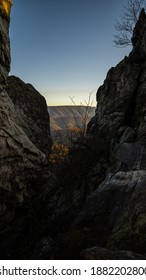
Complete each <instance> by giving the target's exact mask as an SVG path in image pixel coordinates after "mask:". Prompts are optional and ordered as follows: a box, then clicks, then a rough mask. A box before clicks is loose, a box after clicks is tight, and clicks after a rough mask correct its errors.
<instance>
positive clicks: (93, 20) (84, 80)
mask: <svg viewBox="0 0 146 280" xmlns="http://www.w3.org/2000/svg"><path fill="white" fill-rule="evenodd" d="M126 3H127V0H122V1H121V0H74V1H72V0H40V1H39V0H24V1H23V0H13V7H12V12H11V24H10V40H11V72H10V75H15V76H17V77H19V78H21V79H22V80H23V81H24V82H26V83H31V84H32V85H33V86H34V87H35V88H36V89H37V90H38V91H39V92H40V93H41V94H42V95H43V96H44V97H45V99H46V101H47V104H48V105H49V106H53V105H69V104H71V100H70V97H73V98H74V101H75V103H76V104H80V103H83V104H84V102H85V101H87V100H88V98H89V94H90V93H91V92H93V93H92V100H93V101H94V103H93V105H95V104H96V91H97V89H98V87H99V86H100V85H102V83H103V81H104V80H105V78H106V74H107V71H108V70H109V69H110V68H111V67H113V66H116V64H117V63H118V62H119V61H120V60H121V59H123V58H124V56H125V55H128V53H129V51H130V49H129V48H116V47H115V46H114V43H113V35H114V34H115V28H114V24H115V22H116V20H117V19H118V18H119V15H120V13H121V12H122V9H123V5H124V4H126ZM69 96H70V97H69Z"/></svg>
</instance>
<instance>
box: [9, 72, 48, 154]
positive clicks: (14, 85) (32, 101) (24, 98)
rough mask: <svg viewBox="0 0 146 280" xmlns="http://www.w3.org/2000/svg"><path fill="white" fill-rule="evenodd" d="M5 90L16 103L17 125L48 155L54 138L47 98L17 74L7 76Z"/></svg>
mask: <svg viewBox="0 0 146 280" xmlns="http://www.w3.org/2000/svg"><path fill="white" fill-rule="evenodd" d="M5 90H6V91H7V93H8V95H9V97H10V99H11V100H12V102H13V104H14V108H15V112H16V114H17V120H16V123H17V125H18V126H19V127H21V128H22V130H23V131H24V132H25V134H26V135H27V137H28V138H29V139H30V140H31V142H32V143H33V144H34V145H35V146H36V147H37V148H38V149H39V150H40V151H42V152H43V153H45V154H46V155H48V154H49V152H50V147H51V144H52V140H51V137H50V118H49V114H48V111H47V104H46V100H45V98H44V97H43V96H42V95H41V94H40V93H39V92H38V91H37V90H36V89H35V88H34V87H33V86H32V85H31V84H26V83H24V82H23V81H22V80H20V79H19V78H18V77H15V76H10V77H8V78H7V80H6V86H5Z"/></svg>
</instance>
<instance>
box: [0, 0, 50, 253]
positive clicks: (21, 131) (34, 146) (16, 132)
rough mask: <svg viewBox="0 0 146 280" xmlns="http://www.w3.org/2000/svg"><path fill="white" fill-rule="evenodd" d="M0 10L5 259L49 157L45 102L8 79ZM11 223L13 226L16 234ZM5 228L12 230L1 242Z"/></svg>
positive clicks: (0, 204) (0, 229) (0, 221)
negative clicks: (7, 246) (9, 244)
mask: <svg viewBox="0 0 146 280" xmlns="http://www.w3.org/2000/svg"><path fill="white" fill-rule="evenodd" d="M3 2H11V1H3ZM9 4H10V3H9ZM4 7H5V6H2V7H1V5H0V54H1V55H0V194H1V196H0V239H1V242H0V248H1V250H3V249H2V248H5V249H4V250H6V254H5V257H7V249H6V247H5V246H6V245H5V244H8V243H9V242H10V243H11V244H12V243H13V241H14V239H13V238H12V236H13V233H12V231H13V230H14V232H17V233H16V235H17V237H18V236H19V234H20V232H19V230H20V231H21V232H22V228H23V227H24V224H23V225H22V227H21V226H20V228H21V229H20V228H19V226H18V225H19V221H18V220H19V218H20V224H22V222H21V221H22V220H23V219H24V217H25V216H27V213H28V211H30V205H31V204H32V203H33V200H34V198H35V196H36V194H38V193H39V192H40V190H41V188H43V183H44V182H45V181H46V177H47V176H49V170H48V167H47V165H46V164H47V160H46V159H47V157H46V155H45V154H48V153H49V150H50V146H51V140H50V135H49V129H50V128H49V115H48V112H47V105H46V103H45V100H44V98H43V97H42V96H41V95H40V94H39V93H38V92H37V91H36V90H35V89H34V88H33V87H32V86H31V85H29V84H24V83H23V82H22V81H21V80H20V79H18V78H15V77H9V78H7V76H8V73H9V70H10V42H9V22H10V19H9V14H8V13H7V12H8V11H7V9H4ZM6 8H7V6H6ZM21 212H22V213H23V214H22V216H20V217H19V215H20V213H21ZM14 223H16V224H17V223H18V224H17V230H16V229H15V226H14ZM16 224H15V225H16ZM8 225H9V226H10V227H11V228H12V229H13V230H12V231H11V232H9V236H8V238H5V237H4V236H5V234H6V232H7V229H8ZM13 226H14V227H13ZM18 228H19V229H18ZM6 235H7V234H6ZM3 238H4V239H3ZM10 240H11V241H10Z"/></svg>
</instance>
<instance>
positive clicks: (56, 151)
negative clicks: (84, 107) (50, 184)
mask: <svg viewBox="0 0 146 280" xmlns="http://www.w3.org/2000/svg"><path fill="white" fill-rule="evenodd" d="M68 150H69V149H68V148H67V147H66V146H65V145H63V144H60V143H55V144H53V146H52V148H51V153H50V155H49V162H50V164H51V165H52V166H58V165H59V164H60V163H62V162H63V161H64V160H65V158H66V156H67V154H68Z"/></svg>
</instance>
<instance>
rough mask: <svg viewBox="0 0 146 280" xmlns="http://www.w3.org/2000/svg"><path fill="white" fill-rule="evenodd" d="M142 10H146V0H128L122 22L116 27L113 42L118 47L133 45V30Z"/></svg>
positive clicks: (121, 16) (121, 17)
mask: <svg viewBox="0 0 146 280" xmlns="http://www.w3.org/2000/svg"><path fill="white" fill-rule="evenodd" d="M142 8H146V0H128V3H127V5H124V7H123V11H122V14H121V15H120V20H118V21H117V22H116V23H115V26H114V27H115V29H116V31H117V33H116V34H115V35H114V40H113V41H114V43H115V46H116V47H126V46H129V45H131V37H132V34H133V30H134V27H135V24H136V22H137V20H138V18H139V14H140V12H141V10H142Z"/></svg>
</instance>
